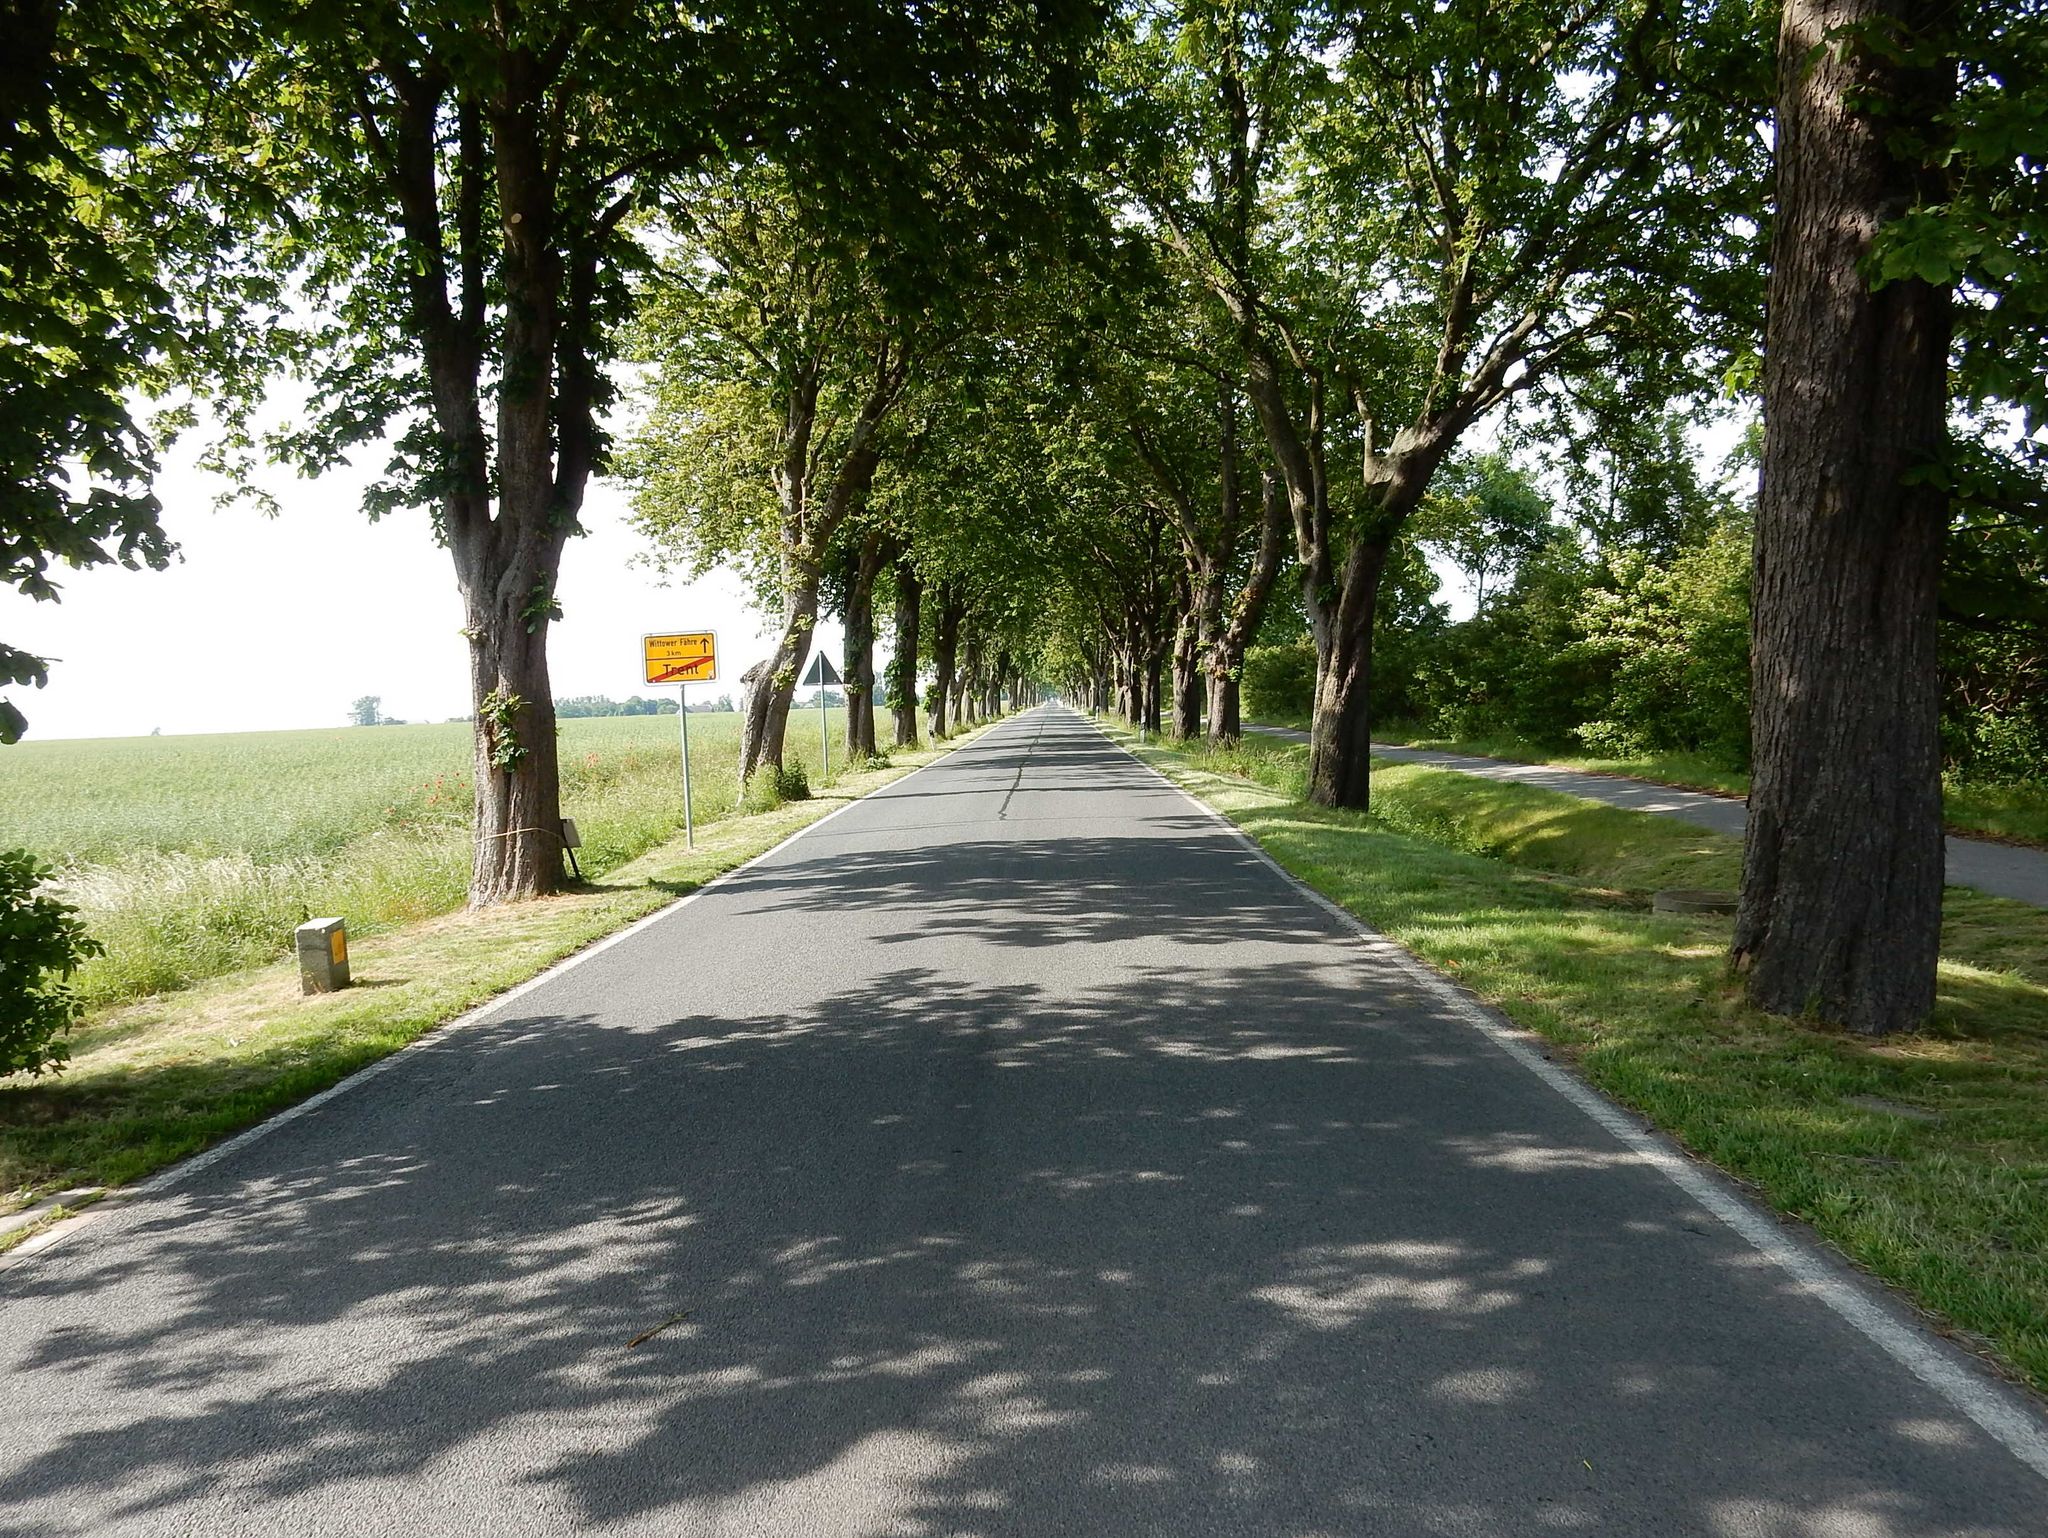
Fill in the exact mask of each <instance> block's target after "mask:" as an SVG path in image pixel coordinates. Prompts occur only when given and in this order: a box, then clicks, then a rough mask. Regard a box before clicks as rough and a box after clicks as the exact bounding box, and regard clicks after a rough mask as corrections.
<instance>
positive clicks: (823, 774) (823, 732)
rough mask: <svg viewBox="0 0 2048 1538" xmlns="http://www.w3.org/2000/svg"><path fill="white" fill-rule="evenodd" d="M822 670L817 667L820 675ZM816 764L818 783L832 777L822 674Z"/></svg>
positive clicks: (819, 689) (830, 747)
mask: <svg viewBox="0 0 2048 1538" xmlns="http://www.w3.org/2000/svg"><path fill="white" fill-rule="evenodd" d="M820 655H822V653H821V654H820ZM824 671H825V670H824V669H823V668H820V669H818V672H819V673H820V674H821V675H822V674H823V673H824ZM818 765H819V768H818V783H819V784H820V785H823V784H824V783H825V781H826V780H828V779H830V778H831V777H832V729H831V728H830V727H829V726H827V725H826V724H825V683H824V679H823V678H822V676H821V677H820V679H819V681H818Z"/></svg>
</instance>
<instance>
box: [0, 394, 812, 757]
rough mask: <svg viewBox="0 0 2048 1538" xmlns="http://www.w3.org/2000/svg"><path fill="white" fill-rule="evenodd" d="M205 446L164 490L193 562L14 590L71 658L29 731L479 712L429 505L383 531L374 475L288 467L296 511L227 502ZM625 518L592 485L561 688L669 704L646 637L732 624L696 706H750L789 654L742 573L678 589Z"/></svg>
mask: <svg viewBox="0 0 2048 1538" xmlns="http://www.w3.org/2000/svg"><path fill="white" fill-rule="evenodd" d="M198 446H199V444H198V435H197V434H194V435H192V437H190V438H189V439H188V440H187V441H186V442H185V443H184V444H181V445H180V446H179V447H178V448H177V449H175V450H174V451H173V452H172V453H171V454H170V455H168V456H167V457H166V460H165V466H164V470H163V473H162V474H161V475H160V476H159V477H158V481H157V494H158V496H159V497H160V498H161V499H162V501H163V504H164V520H163V521H164V526H165V528H166V530H167V531H168V532H169V533H170V535H171V537H172V538H173V539H175V540H176V541H177V542H178V543H179V544H180V545H181V546H182V547H183V554H184V559H183V560H182V561H181V562H179V563H177V564H175V565H173V566H172V567H171V568H170V570H168V571H162V572H154V571H126V570H123V569H122V568H120V567H118V566H114V567H102V568H97V569H94V570H92V571H83V572H74V571H69V570H67V569H60V570H58V572H57V573H56V576H57V580H58V581H59V583H60V584H61V585H62V600H61V602H58V603H41V604H39V603H31V602H30V601H29V600H27V599H26V598H23V597H21V596H20V595H19V594H17V593H14V592H13V591H12V590H5V591H0V637H5V638H6V640H7V641H8V642H9V643H10V644H12V645H15V646H20V647H23V648H25V649H26V650H28V651H31V652H35V653H37V654H39V655H42V656H46V657H51V658H53V659H56V660H55V661H54V662H53V664H52V666H51V669H50V684H49V687H48V688H45V689H40V690H38V689H22V688H9V689H8V690H7V691H6V693H7V696H8V697H9V698H10V699H12V700H13V701H14V702H15V704H16V705H18V706H19V707H20V708H21V709H22V711H23V712H24V713H25V714H26V715H27V716H28V718H29V737H28V739H26V740H31V741H33V740H43V739H49V738H53V737H124V736H136V735H141V734H145V733H147V732H149V731H150V730H151V728H153V727H161V728H162V729H163V730H164V732H165V733H166V734H171V733H180V732H240V731H259V730H271V729H276V728H285V727H306V726H340V725H343V724H345V722H346V719H347V713H348V708H349V705H350V703H351V702H352V701H354V700H355V699H356V698H357V697H358V696H359V695H364V694H375V695H380V696H382V698H383V701H384V711H385V713H386V714H387V715H390V716H395V717H397V718H399V719H401V720H406V721H442V720H446V719H448V718H449V717H451V716H457V715H463V714H466V713H467V712H468V710H469V675H468V668H469V664H468V643H466V642H465V641H464V640H463V639H462V637H461V636H460V635H459V634H457V630H458V627H460V625H461V624H462V605H461V600H460V598H459V596H458V595H457V593H456V588H455V570H454V566H453V564H452V562H451V561H450V559H449V556H448V553H447V552H446V551H445V550H442V549H441V548H440V547H439V546H437V545H436V544H435V543H434V542H433V538H432V535H431V533H430V531H429V526H428V521H427V515H426V514H425V513H424V512H405V513H399V514H394V515H392V516H390V517H387V518H385V519H384V520H382V521H381V522H379V523H376V524H372V523H371V522H370V521H369V520H368V519H367V518H365V517H364V516H363V514H362V512H361V503H360V498H361V491H362V487H363V485H364V483H365V481H366V479H367V477H364V476H357V475H351V474H347V473H338V474H334V475H329V476H326V477H323V478H322V479H320V480H318V481H302V480H298V479H296V478H295V477H293V476H292V475H291V474H290V472H288V471H284V470H274V471H270V472H268V473H267V474H266V475H265V477H264V483H265V484H266V485H267V486H268V487H269V488H270V489H271V491H272V492H273V493H275V494H276V496H277V497H278V499H279V501H280V502H281V503H282V504H283V506H284V512H283V513H282V514H281V515H280V516H278V517H276V518H265V517H263V516H262V515H261V514H259V513H257V512H255V511H254V510H253V509H249V508H243V507H237V508H232V509H228V510H225V511H216V510H215V509H214V507H213V499H214V495H215V493H216V491H217V490H218V489H219V484H220V483H219V482H218V481H217V480H216V479H215V478H214V477H211V476H208V475H206V474H205V473H203V472H201V471H199V470H198V469H197V468H195V466H194V459H195V457H196V454H197V450H198ZM625 513H626V498H625V495H624V493H623V491H622V490H621V489H620V488H618V487H616V486H611V485H602V484H600V485H598V486H595V487H593V489H592V494H591V496H590V499H589V502H588V504H587V505H586V507H585V511H584V522H585V524H586V526H587V527H588V528H589V530H590V533H589V534H588V536H586V537H584V538H581V539H576V540H572V541H570V543H569V548H568V552H567V554H566V556H565V557H564V559H563V562H562V580H561V586H560V598H561V603H562V608H563V614H564V617H563V620H562V622H561V623H560V624H558V625H556V626H554V628H553V631H552V634H551V636H550V641H549V649H548V651H549V658H550V663H551V671H552V673H553V679H554V692H555V695H556V697H557V698H563V697H566V696H569V695H576V694H608V695H610V696H611V697H612V698H613V699H624V698H626V697H627V696H628V695H632V694H643V695H651V694H656V693H666V692H667V690H666V688H665V687H664V688H660V689H656V688H650V687H648V686H647V685H645V684H643V683H642V682H641V672H640V637H641V635H642V634H644V633H646V632H649V631H659V630H716V631H717V632H718V637H719V653H720V657H719V677H718V681H717V682H716V683H714V684H710V685H703V686H692V688H691V691H690V695H691V698H692V699H693V700H698V699H708V698H712V697H715V696H717V695H719V694H722V693H731V694H733V695H734V696H735V697H737V695H738V693H739V676H740V674H741V672H742V671H744V670H745V669H746V668H747V667H748V666H749V665H750V664H752V663H753V662H755V661H756V660H758V659H759V658H761V657H763V656H766V655H767V653H768V651H769V648H770V646H771V645H772V644H773V641H772V637H771V636H770V635H768V634H767V633H766V632H765V631H764V627H763V622H762V619H761V616H760V615H759V614H757V613H756V612H755V611H754V610H753V609H752V608H751V607H750V606H749V605H748V603H747V600H746V596H745V592H744V589H743V588H742V586H741V584H740V583H739V581H738V579H737V578H736V577H733V576H731V575H729V574H726V573H713V574H712V575H711V576H710V577H708V578H706V579H705V580H703V581H701V582H695V583H687V584H685V583H681V582H677V583H675V584H672V585H664V583H663V581H662V579H661V577H660V576H659V575H658V574H657V573H656V572H654V571H653V570H652V569H650V568H648V567H646V566H644V565H641V564H638V563H637V561H636V557H638V556H639V555H640V554H641V552H642V551H643V550H644V549H645V544H644V542H643V541H642V540H641V538H640V537H639V536H638V535H636V534H635V533H633V531H632V530H631V529H630V528H628V527H627V525H626V521H625ZM819 639H820V640H821V641H822V642H823V644H824V645H826V646H827V647H829V648H830V650H831V653H832V656H833V660H834V661H835V662H836V661H837V660H838V656H839V647H840V632H839V629H838V627H837V626H833V625H827V624H822V623H821V624H820V626H819Z"/></svg>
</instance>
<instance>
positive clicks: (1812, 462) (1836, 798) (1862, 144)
mask: <svg viewBox="0 0 2048 1538" xmlns="http://www.w3.org/2000/svg"><path fill="white" fill-rule="evenodd" d="M1937 11H1938V8H1937V7H1934V6H1931V5H1923V4H1920V3H1919V0H1903V3H1896V0H1820V3H1817V0H1788V3H1787V4H1786V5H1785V7H1784V11H1783V14H1782V18H1781V21H1780V27H1779V38H1778V53H1779V68H1780V81H1779V97H1778V117H1777V124H1778V139H1777V150H1778V213H1777V224H1776V229H1775V233H1774V236H1773V240H1772V248H1771V302H1770V316H1771V324H1770V333H1769V336H1768V339H1767V341H1766V346H1765V354H1764V356H1765V374H1764V433H1765V437H1764V466H1763V481H1762V489H1761V493H1760V495H1759V498H1758V507H1757V537H1756V565H1755V576H1754V589H1755V596H1754V619H1753V644H1752V655H1751V667H1752V672H1753V679H1754V693H1755V702H1756V714H1755V720H1754V724H1753V734H1754V741H1755V769H1754V773H1753V775H1752V777H1751V781H1750V801H1749V827H1748V832H1747V835H1746V838H1745V841H1744V850H1743V883H1742V904H1741V910H1740V912H1739V914H1738V916H1737V919H1736V929H1735V947H1734V954H1735V958H1736V961H1737V963H1738V964H1739V965H1741V966H1742V967H1744V968H1745V969H1746V970H1747V972H1748V981H1747V989H1748V992H1749V996H1750V997H1751V998H1752V999H1753V1000H1754V1001H1756V1002H1757V1003H1758V1004H1760V1005H1762V1006H1763V1007H1764V1008H1766V1009H1773V1010H1778V1011H1781V1012H1784V1013H1788V1014H1797V1013H1801V1012H1806V1011H1811V1012H1813V1013H1814V1014H1817V1015H1819V1016H1820V1017H1821V1018H1823V1019H1827V1020H1831V1021H1836V1022H1839V1023H1842V1024H1845V1025H1847V1026H1849V1027H1850V1028H1851V1029H1853V1030H1859V1031H1864V1032H1871V1033H1880V1032H1885V1031H1892V1030H1898V1029H1903V1028H1907V1027H1911V1026H1914V1025H1917V1024H1918V1023H1919V1022H1920V1021H1921V1020H1923V1019H1925V1018H1926V1016H1927V1014H1928V1012H1929V1011H1930V1010H1931V1009H1932V1008H1933V1006H1934V976H1935V960H1936V955H1937V950H1938V947H1939V944H1940V938H1941V893H1942V884H1943V847H1942V832H1941V749H1940V736H1939V714H1940V699H1941V695H1940V684H1939V673H1938V670H1937V669H1938V663H1937V638H1936V619H1937V604H1938V599H1939V591H1940V579H1941V547H1942V535H1943V531H1944V528H1945V526H1946V523H1947V518H1948V502H1947V497H1946V494H1945V493H1944V491H1943V489H1942V487H1941V486H1940V485H1939V484H1938V482H1937V481H1936V480H1935V479H1933V478H1932V477H1930V476H1928V475H1927V474H1926V473H1925V472H1926V470H1927V469H1928V468H1929V467H1932V466H1938V465H1940V464H1941V463H1942V462H1943V461H1944V459H1945V458H1946V454H1945V449H1946V439H1947V421H1948V380H1947V372H1948V360H1949V345H1950V337H1951V320H1950V309H1951V304H1952V292H1951V287H1950V285H1949V284H1945V283H1935V282H1929V281H1927V280H1926V279H1924V278H1920V277H1917V276H1909V277H1906V278H1903V279H1900V280H1898V281H1894V282H1891V283H1888V284H1886V285H1884V286H1883V287H1882V288H1876V289H1874V288H1873V287H1872V285H1871V283H1870V281H1869V279H1868V277H1867V275H1866V272H1867V266H1868V264H1869V262H1870V259H1871V250H1872V245H1873V243H1874V239H1875V236H1876V233H1877V231H1878V229H1879V228H1880V226H1881V225H1882V224H1883V222H1884V221H1885V219H1886V217H1887V216H1888V215H1889V214H1891V213H1893V212H1894V211H1897V210H1900V209H1903V208H1905V207H1906V206H1908V205H1910V204H1912V203H1914V202H1916V201H1921V200H1927V199H1930V198H1932V197H1936V196H1938V195H1939V176H1938V174H1937V173H1935V172H1934V171H1933V170H1932V168H1930V167H1929V166H1928V165H1927V163H1926V160H1925V158H1924V155H1923V154H1922V153H1918V152H1916V150H1915V148H1914V147H1913V139H1914V138H1915V137H1924V136H1926V135H1928V134H1929V133H1930V132H1931V131H1932V128H1933V123H1934V119H1935V117H1936V115H1937V114H1938V113H1939V112H1940V111H1941V110H1942V108H1943V107H1945V106H1947V105H1948V104H1949V102H1950V101H1951V100H1952V99H1953V96H1954V92H1955V81H1956V70H1955V65H1954V63H1953V61H1952V60H1948V61H1943V60H1941V59H1938V58H1937V59H1934V60H1925V59H1922V58H1918V57H1909V56H1906V55H1904V54H1902V53H1900V52H1899V51H1898V44H1901V43H1903V44H1906V45H1907V46H1909V47H1910V46H1911V45H1912V44H1915V43H1921V44H1924V43H1925V42H1926V41H1927V40H1928V39H1929V37H1930V34H1931V31H1932V28H1933V24H1934V22H1935V19H1936V15H1937ZM1902 139H1903V140H1904V141H1905V142H1904V143H1903V144H1902V142H1901V141H1902ZM1930 184H1932V185H1930Z"/></svg>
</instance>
